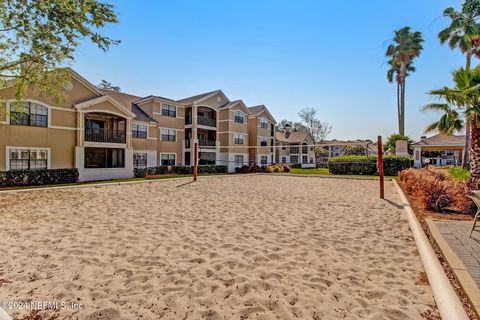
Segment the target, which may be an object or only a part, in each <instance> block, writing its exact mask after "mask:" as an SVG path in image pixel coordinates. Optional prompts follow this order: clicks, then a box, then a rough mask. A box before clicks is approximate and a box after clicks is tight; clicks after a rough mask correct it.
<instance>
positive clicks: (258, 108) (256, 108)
mask: <svg viewBox="0 0 480 320" xmlns="http://www.w3.org/2000/svg"><path fill="white" fill-rule="evenodd" d="M263 108H266V107H265V106H264V105H263V104H262V105H259V106H253V107H248V110H250V112H252V113H253V114H258V113H260V111H262V109H263Z"/></svg>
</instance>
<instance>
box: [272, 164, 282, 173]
mask: <svg viewBox="0 0 480 320" xmlns="http://www.w3.org/2000/svg"><path fill="white" fill-rule="evenodd" d="M273 172H276V173H280V172H283V168H282V166H280V165H278V164H276V165H274V166H273Z"/></svg>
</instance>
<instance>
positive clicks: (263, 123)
mask: <svg viewBox="0 0 480 320" xmlns="http://www.w3.org/2000/svg"><path fill="white" fill-rule="evenodd" d="M260 128H262V129H267V128H268V122H267V119H266V118H260Z"/></svg>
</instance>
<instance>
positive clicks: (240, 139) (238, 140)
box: [233, 132, 243, 144]
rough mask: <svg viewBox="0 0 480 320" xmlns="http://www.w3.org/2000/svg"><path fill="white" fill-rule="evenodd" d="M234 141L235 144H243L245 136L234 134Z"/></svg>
mask: <svg viewBox="0 0 480 320" xmlns="http://www.w3.org/2000/svg"><path fill="white" fill-rule="evenodd" d="M233 140H234V143H235V144H243V134H241V133H238V132H235V133H234V134H233Z"/></svg>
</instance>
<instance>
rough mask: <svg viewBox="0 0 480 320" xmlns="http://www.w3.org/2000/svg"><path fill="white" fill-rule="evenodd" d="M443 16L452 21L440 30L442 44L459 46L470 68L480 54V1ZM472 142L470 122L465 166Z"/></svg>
mask: <svg viewBox="0 0 480 320" xmlns="http://www.w3.org/2000/svg"><path fill="white" fill-rule="evenodd" d="M443 16H445V17H449V18H450V20H451V23H450V25H449V26H448V27H446V28H445V29H443V30H442V31H440V33H439V34H438V38H439V39H440V43H441V44H445V43H446V42H448V45H449V46H450V48H451V49H455V48H458V49H460V51H462V53H464V54H465V56H466V62H465V69H466V70H467V71H468V70H470V67H471V63H472V56H477V57H478V56H479V55H480V41H479V39H480V25H479V23H478V22H479V19H480V1H478V0H466V1H465V2H464V3H463V4H462V9H461V11H460V12H459V11H456V10H455V9H454V8H452V7H449V8H447V9H445V10H444V11H443ZM469 144H470V128H469V122H468V121H466V127H465V153H464V155H463V166H464V167H468V160H469V156H468V152H469V149H470V148H469Z"/></svg>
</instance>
